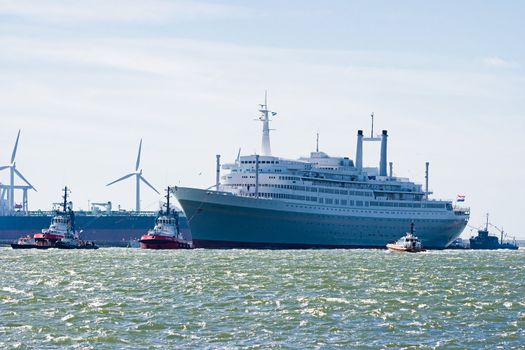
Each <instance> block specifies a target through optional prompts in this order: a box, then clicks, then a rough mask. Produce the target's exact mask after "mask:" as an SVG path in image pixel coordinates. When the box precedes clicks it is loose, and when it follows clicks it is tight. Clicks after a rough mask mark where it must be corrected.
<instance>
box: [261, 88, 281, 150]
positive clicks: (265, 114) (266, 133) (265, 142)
mask: <svg viewBox="0 0 525 350" xmlns="http://www.w3.org/2000/svg"><path fill="white" fill-rule="evenodd" d="M259 106H260V108H261V109H259V112H261V116H260V117H259V120H260V121H262V123H263V132H262V155H263V156H271V155H272V149H271V147H270V113H271V114H272V117H273V116H274V115H276V114H277V113H276V112H272V111H270V110H269V109H268V93H267V91H264V104H260V105H259Z"/></svg>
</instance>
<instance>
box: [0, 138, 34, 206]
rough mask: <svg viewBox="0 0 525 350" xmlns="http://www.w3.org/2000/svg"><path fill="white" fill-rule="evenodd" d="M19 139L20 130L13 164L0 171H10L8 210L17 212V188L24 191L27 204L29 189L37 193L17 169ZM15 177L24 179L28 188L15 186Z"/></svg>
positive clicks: (1, 168) (12, 154) (12, 159)
mask: <svg viewBox="0 0 525 350" xmlns="http://www.w3.org/2000/svg"><path fill="white" fill-rule="evenodd" d="M19 139H20V130H18V134H17V135H16V141H15V147H13V152H12V153H11V162H10V163H9V164H8V165H3V166H0V171H2V170H5V169H9V185H8V186H7V187H8V191H7V196H8V203H9V205H8V209H9V210H10V211H14V210H15V188H17V189H22V190H23V191H24V203H26V202H27V192H26V191H27V190H28V189H32V190H35V192H36V188H35V187H33V185H31V184H30V183H29V181H27V179H26V178H25V177H24V175H22V173H21V172H20V171H18V169H16V162H15V160H16V151H17V149H18V140H19ZM15 175H16V176H18V177H19V178H20V179H22V181H24V182H25V183H26V184H27V186H25V185H24V186H16V185H15ZM25 209H27V208H25Z"/></svg>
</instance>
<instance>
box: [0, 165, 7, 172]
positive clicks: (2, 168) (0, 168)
mask: <svg viewBox="0 0 525 350" xmlns="http://www.w3.org/2000/svg"><path fill="white" fill-rule="evenodd" d="M7 168H9V165H5V166H0V171H2V170H4V169H7Z"/></svg>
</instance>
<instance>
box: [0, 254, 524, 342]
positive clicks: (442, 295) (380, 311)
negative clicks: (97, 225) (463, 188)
mask: <svg viewBox="0 0 525 350" xmlns="http://www.w3.org/2000/svg"><path fill="white" fill-rule="evenodd" d="M0 266H1V268H2V273H1V274H0V348H1V349H8V348H19V349H31V348H34V349H54V348H73V349H138V348H149V349H154V348H159V349H165V348H184V349H188V348H198V349H202V348H204V349H206V348H208V349H216V348H224V349H232V348H255V349H257V348H261V349H272V348H297V349H304V348H322V349H325V348H344V349H347V348H363V349H368V348H370V349H372V348H387V347H388V348H418V349H435V348H476V349H480V348H483V349H494V348H496V347H497V346H500V347H502V348H505V349H510V348H523V347H525V340H524V339H525V251H523V250H520V251H517V252H516V251H514V252H511V251H492V252H488V251H487V252H484V251H441V252H429V253H426V254H388V253H386V252H385V251H377V250H306V251H294V250H284V251H257V250H200V249H197V250H192V251H145V250H138V249H123V248H120V249H119V248H108V249H99V250H97V251H59V250H48V251H36V250H35V251H15V250H11V249H7V248H2V249H0Z"/></svg>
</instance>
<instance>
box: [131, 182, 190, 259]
mask: <svg viewBox="0 0 525 350" xmlns="http://www.w3.org/2000/svg"><path fill="white" fill-rule="evenodd" d="M166 192H167V194H166V204H165V206H166V210H165V211H164V210H162V209H161V210H160V211H159V215H158V217H157V219H155V227H154V228H153V229H151V230H149V231H148V233H146V234H145V235H143V236H142V237H140V239H139V243H140V248H142V249H192V248H193V243H192V242H191V241H187V240H184V239H183V238H182V236H181V234H180V230H179V214H178V213H177V211H176V210H174V209H172V208H171V207H170V195H171V193H170V192H171V190H170V188H169V187H168V189H167V191H166Z"/></svg>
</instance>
